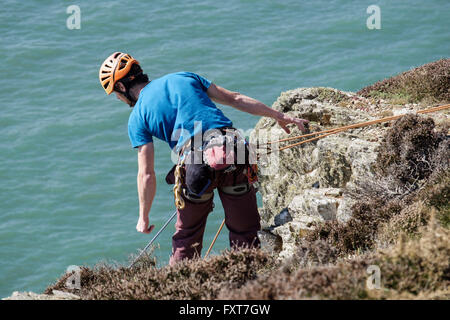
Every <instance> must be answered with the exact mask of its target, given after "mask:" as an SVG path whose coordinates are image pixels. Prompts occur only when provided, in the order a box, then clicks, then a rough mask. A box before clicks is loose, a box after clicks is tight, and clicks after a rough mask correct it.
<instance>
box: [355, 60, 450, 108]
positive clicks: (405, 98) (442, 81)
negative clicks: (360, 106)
mask: <svg viewBox="0 0 450 320" xmlns="http://www.w3.org/2000/svg"><path fill="white" fill-rule="evenodd" d="M358 94H359V95H361V96H364V97H366V98H376V99H378V98H381V99H385V100H388V101H390V102H391V103H398V104H403V103H420V102H423V103H428V104H432V103H448V102H449V101H450V59H441V60H438V61H435V62H432V63H428V64H425V65H423V66H420V67H418V68H415V69H413V70H410V71H407V72H403V73H401V74H399V75H397V76H395V77H391V78H388V79H385V80H383V81H379V82H376V83H375V84H373V85H370V86H368V87H365V88H363V89H361V90H360V91H359V92H358Z"/></svg>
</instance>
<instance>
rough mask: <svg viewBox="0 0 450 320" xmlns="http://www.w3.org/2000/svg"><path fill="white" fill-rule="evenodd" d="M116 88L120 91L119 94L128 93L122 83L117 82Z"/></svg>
mask: <svg viewBox="0 0 450 320" xmlns="http://www.w3.org/2000/svg"><path fill="white" fill-rule="evenodd" d="M114 87H115V88H116V89H118V91H119V92H125V91H126V89H125V86H124V85H123V83H122V82H120V81H117V82H116V85H115V86H114Z"/></svg>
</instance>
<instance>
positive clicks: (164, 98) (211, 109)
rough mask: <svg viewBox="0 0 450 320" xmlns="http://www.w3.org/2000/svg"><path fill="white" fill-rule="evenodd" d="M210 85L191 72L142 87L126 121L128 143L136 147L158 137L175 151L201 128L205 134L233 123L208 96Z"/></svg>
mask: <svg viewBox="0 0 450 320" xmlns="http://www.w3.org/2000/svg"><path fill="white" fill-rule="evenodd" d="M210 85H211V81H209V80H207V79H205V78H203V77H201V76H199V75H197V74H195V73H191V72H177V73H171V74H168V75H165V76H163V77H161V78H158V79H154V80H152V81H151V82H150V83H149V84H147V85H146V86H145V87H144V88H143V89H142V90H141V93H140V94H139V98H138V101H137V102H136V104H135V106H134V108H133V111H132V112H131V114H130V118H129V120H128V135H129V137H130V141H131V145H132V146H133V147H134V148H136V147H138V146H141V145H144V144H147V143H149V142H152V141H153V137H157V138H159V139H161V140H163V141H166V142H167V143H168V144H169V146H170V148H171V149H173V148H174V147H175V146H176V147H177V148H176V150H178V149H179V148H180V147H181V146H182V145H183V144H184V143H186V142H187V141H188V140H189V139H190V138H191V137H193V136H194V135H195V134H197V133H199V132H200V129H201V131H202V133H204V132H205V131H206V130H208V129H215V128H220V127H227V126H232V125H233V124H232V122H231V121H230V120H229V119H228V118H227V117H225V115H224V114H223V113H222V111H221V110H220V109H218V108H217V107H216V105H215V104H214V103H213V102H212V101H211V99H210V98H209V97H208V95H207V93H206V90H207V89H208V88H209V86H210ZM194 125H195V128H194Z"/></svg>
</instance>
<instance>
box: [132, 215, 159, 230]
mask: <svg viewBox="0 0 450 320" xmlns="http://www.w3.org/2000/svg"><path fill="white" fill-rule="evenodd" d="M148 225H149V221H148V217H147V218H144V217H139V220H138V223H137V225H136V230H137V231H138V232H142V233H150V232H152V230H153V228H154V227H155V226H154V225H151V226H150V228H149V227H148Z"/></svg>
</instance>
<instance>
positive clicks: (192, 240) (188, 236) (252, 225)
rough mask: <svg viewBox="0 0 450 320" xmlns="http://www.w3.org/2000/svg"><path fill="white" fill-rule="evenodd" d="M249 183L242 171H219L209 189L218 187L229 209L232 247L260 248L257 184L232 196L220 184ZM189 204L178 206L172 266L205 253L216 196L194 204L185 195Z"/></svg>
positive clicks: (227, 211) (171, 259)
mask: <svg viewBox="0 0 450 320" xmlns="http://www.w3.org/2000/svg"><path fill="white" fill-rule="evenodd" d="M245 182H247V177H246V176H245V175H244V174H243V173H242V172H241V173H239V174H238V175H236V177H234V173H233V172H229V173H224V172H223V171H216V172H215V178H214V180H213V182H212V183H211V185H210V186H209V187H208V189H207V190H206V192H212V191H213V190H214V189H215V188H218V193H219V196H220V200H221V201H222V205H223V208H224V210H225V225H226V226H227V228H228V230H229V240H230V246H231V247H243V246H248V247H259V240H258V237H257V231H258V230H260V228H261V225H260V217H259V213H258V207H257V203H256V191H255V189H254V188H253V186H250V190H249V191H248V192H247V193H245V194H243V195H230V194H227V193H225V192H223V191H222V190H221V189H220V187H222V186H232V185H233V184H235V185H238V184H242V183H245ZM183 198H184V201H185V207H184V209H182V210H179V209H178V214H177V222H176V224H175V229H176V231H175V234H174V235H173V237H172V256H171V257H170V265H173V264H175V263H176V262H178V261H180V260H183V259H192V258H194V257H200V256H201V250H202V242H203V233H204V231H205V226H206V220H207V218H208V214H209V213H210V212H211V211H212V210H213V198H211V199H210V200H208V201H206V202H202V203H194V202H191V201H189V200H188V199H186V198H185V197H184V196H183Z"/></svg>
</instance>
